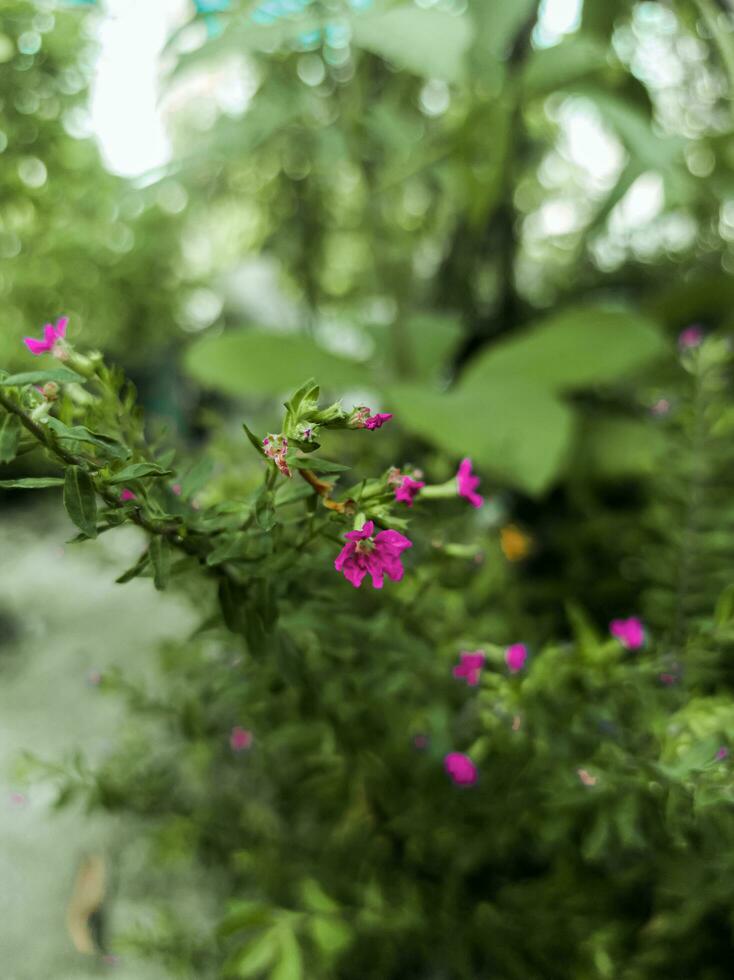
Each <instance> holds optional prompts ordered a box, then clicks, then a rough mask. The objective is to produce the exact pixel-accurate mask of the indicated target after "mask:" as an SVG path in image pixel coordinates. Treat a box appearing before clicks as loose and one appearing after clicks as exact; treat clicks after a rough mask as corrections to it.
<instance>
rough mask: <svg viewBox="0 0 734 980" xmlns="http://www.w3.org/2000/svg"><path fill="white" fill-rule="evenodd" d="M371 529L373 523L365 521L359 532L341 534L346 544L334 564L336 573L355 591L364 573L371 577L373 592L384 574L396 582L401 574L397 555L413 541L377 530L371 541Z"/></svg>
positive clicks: (379, 585) (372, 528)
mask: <svg viewBox="0 0 734 980" xmlns="http://www.w3.org/2000/svg"><path fill="white" fill-rule="evenodd" d="M374 530H375V524H374V521H367V523H366V524H363V525H362V528H361V530H359V531H349V532H347V534H345V535H344V537H345V538H346V539H347V543H346V544H345V545H344V547H343V548H342V550H341V551H340V552H339V554H338V555H337V558H336V561H335V562H334V568H335V569H336V570H337V572H343V573H344V577H345V578H346V579H347V581H348V582H351V583H352V585H353V586H354V587H355V589H358V588H359V587H360V585H361V584H362V579H363V578H364V577H365V575H367V574H369V575H370V576H371V577H372V585H373V586H374V587H375V588H376V589H381V588H382V586H383V582H384V577H385V575H387V577H388V578H389V579H392V581H393V582H399V581H400V579H401V578H402V577H403V574H404V571H405V570H404V568H403V563H402V559H401V557H400V555H401V553H402V552H403V551H405V549H406V548H412V547H413V542H412V541H409V540H408V538H406V537H405V535H403V534H400V533H399V532H398V531H380V533H379V534H377V535H376V536H375V537H374V538H373V537H372V534H373V532H374Z"/></svg>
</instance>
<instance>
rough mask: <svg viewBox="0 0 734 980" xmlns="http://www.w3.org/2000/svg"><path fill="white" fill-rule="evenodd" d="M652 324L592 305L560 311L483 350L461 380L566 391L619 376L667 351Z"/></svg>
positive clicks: (472, 387)
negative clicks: (515, 384) (531, 385)
mask: <svg viewBox="0 0 734 980" xmlns="http://www.w3.org/2000/svg"><path fill="white" fill-rule="evenodd" d="M667 351H668V346H667V344H666V342H665V340H664V338H663V337H662V335H661V333H660V332H659V330H658V328H657V325H656V324H655V323H654V322H653V321H652V320H649V319H647V318H646V317H644V316H641V315H640V314H638V313H633V312H630V311H625V310H618V309H609V308H606V307H597V306H579V307H573V308H569V309H567V310H563V311H562V312H560V313H557V314H555V315H553V316H551V317H549V318H548V319H546V320H543V321H541V322H540V323H538V324H535V325H534V326H531V327H528V329H526V330H525V331H523V332H522V333H519V334H517V335H516V336H513V337H511V338H510V339H509V340H505V341H501V342H500V343H498V344H494V345H492V346H491V347H488V348H487V349H486V350H485V351H483V352H482V353H481V354H479V356H478V357H477V358H475V359H474V361H473V362H472V363H471V364H470V366H469V368H468V369H467V371H466V372H465V374H464V375H463V377H462V379H461V382H460V389H461V390H462V391H481V390H484V389H485V388H487V387H488V386H492V385H495V384H503V383H506V382H507V381H508V380H511V381H515V380H516V381H519V382H521V383H523V382H524V383H532V384H533V385H542V386H543V387H545V388H548V389H550V390H552V391H565V390H570V389H573V388H583V387H587V386H589V385H594V384H601V383H604V382H609V381H615V380H616V379H618V378H623V377H625V376H627V375H628V374H630V373H631V372H633V371H637V370H639V369H640V368H642V367H644V366H645V365H646V364H648V363H649V362H650V361H652V360H654V359H655V358H656V357H660V356H662V355H664V354H665V353H667Z"/></svg>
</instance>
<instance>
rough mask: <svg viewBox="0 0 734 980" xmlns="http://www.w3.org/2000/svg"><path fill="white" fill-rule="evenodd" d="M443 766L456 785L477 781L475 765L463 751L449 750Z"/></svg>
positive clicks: (468, 784)
mask: <svg viewBox="0 0 734 980" xmlns="http://www.w3.org/2000/svg"><path fill="white" fill-rule="evenodd" d="M443 767H444V769H445V770H446V772H447V773H448V774H449V776H451V778H452V779H453V781H454V782H455V783H456V785H457V786H473V785H474V783H476V781H477V767H476V766H475V765H474V763H473V762H472V761H471V759H470V758H469V756H468V755H464V753H463V752H449V754H448V755H447V756H445V757H444V760H443Z"/></svg>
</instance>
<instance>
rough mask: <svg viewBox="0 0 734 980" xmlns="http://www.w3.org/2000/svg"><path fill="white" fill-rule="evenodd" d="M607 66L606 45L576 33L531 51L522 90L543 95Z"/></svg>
mask: <svg viewBox="0 0 734 980" xmlns="http://www.w3.org/2000/svg"><path fill="white" fill-rule="evenodd" d="M606 68H608V61H607V47H606V45H604V44H601V43H600V42H599V41H598V40H596V39H595V38H593V37H583V36H581V35H575V36H572V37H569V38H567V39H566V40H565V41H563V42H562V43H561V44H556V45H554V46H553V47H551V48H541V49H540V50H538V51H533V52H532V54H530V56H529V57H528V59H527V61H526V62H525V65H524V68H523V72H522V77H521V80H522V86H523V91H524V93H525V95H527V96H536V95H545V94H547V93H549V92H553V91H555V90H556V89H559V88H561V87H563V86H564V85H569V84H570V83H572V82H576V81H578V80H579V79H581V78H584V77H586V76H588V75H590V74H593V73H595V72H597V71H601V70H603V69H606Z"/></svg>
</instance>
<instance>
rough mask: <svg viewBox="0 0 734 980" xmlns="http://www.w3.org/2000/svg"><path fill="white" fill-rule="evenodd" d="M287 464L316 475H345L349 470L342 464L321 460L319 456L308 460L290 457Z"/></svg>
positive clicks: (310, 457)
mask: <svg viewBox="0 0 734 980" xmlns="http://www.w3.org/2000/svg"><path fill="white" fill-rule="evenodd" d="M287 463H288V465H289V466H293V467H295V468H296V469H297V470H312V471H313V472H314V473H345V472H346V471H347V470H348V469H349V467H348V466H344V465H343V464H342V463H332V461H331V460H330V459H320V458H319V457H318V456H309V457H308V459H302V458H301V457H300V456H288V457H287Z"/></svg>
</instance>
